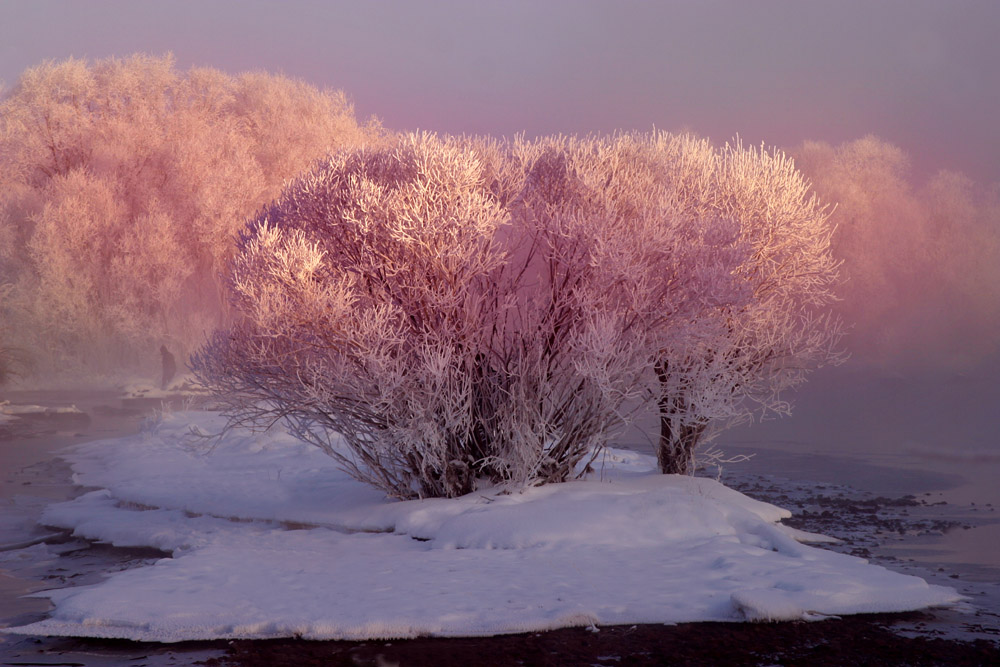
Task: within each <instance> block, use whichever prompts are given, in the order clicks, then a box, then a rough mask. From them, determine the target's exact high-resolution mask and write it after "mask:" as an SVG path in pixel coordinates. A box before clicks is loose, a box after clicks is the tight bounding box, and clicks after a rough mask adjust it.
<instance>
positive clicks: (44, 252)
mask: <svg viewBox="0 0 1000 667" xmlns="http://www.w3.org/2000/svg"><path fill="white" fill-rule="evenodd" d="M379 136H380V131H379V129H378V128H377V127H375V126H368V127H363V126H360V125H359V124H358V123H357V121H356V120H355V118H354V114H353V111H352V109H351V107H350V105H349V104H348V102H347V100H346V99H345V97H344V95H343V94H341V93H339V92H328V91H320V90H318V89H316V88H314V87H312V86H309V85H307V84H305V83H302V82H299V81H294V80H292V79H288V78H285V77H280V76H274V75H270V74H265V73H248V74H242V75H240V76H229V75H227V74H224V73H222V72H220V71H218V70H214V69H207V68H193V69H191V70H189V71H187V72H180V71H178V70H177V69H176V67H175V65H174V60H173V58H172V57H170V56H167V57H162V58H154V57H148V56H132V57H130V58H126V59H124V60H119V59H108V60H100V61H97V62H94V63H92V64H88V63H87V62H85V61H82V60H76V59H70V60H67V61H64V62H59V63H53V62H48V63H45V64H42V65H40V66H38V67H34V68H32V69H29V70H28V71H26V72H25V73H24V74H23V75H22V77H21V79H20V81H19V82H18V83H17V85H16V86H15V87H14V88H13V89H12V90H11V91H9V92H8V93H7V94H6V95H5V96H4V98H3V100H2V101H0V285H5V288H4V289H5V292H4V297H3V300H2V301H0V308H2V315H3V323H4V327H3V328H4V329H5V333H6V336H7V337H8V339H10V341H11V344H12V345H14V344H16V345H17V346H18V347H19V348H21V349H23V350H26V351H32V352H33V353H34V355H33V356H35V357H36V359H37V361H39V370H40V371H50V370H52V369H53V368H56V369H59V368H67V367H68V368H70V369H73V370H77V371H89V372H91V373H93V372H106V371H109V370H111V369H113V368H116V367H121V366H126V367H128V366H131V367H138V368H142V367H143V364H146V363H154V362H155V361H156V360H157V359H158V357H159V355H158V353H157V349H158V348H159V347H160V345H161V344H163V343H167V344H168V345H169V346H170V347H171V348H173V349H175V350H176V351H178V352H179V353H180V354H181V355H182V356H183V357H186V356H187V354H188V353H189V352H191V351H192V350H193V349H195V348H196V347H197V346H198V345H199V344H200V343H202V342H203V341H204V340H205V337H206V335H207V334H208V332H210V331H212V330H213V329H214V328H216V327H218V326H222V325H224V324H226V323H227V322H228V312H227V309H226V306H225V303H226V299H225V296H224V294H223V288H222V283H221V281H220V278H219V276H220V275H221V274H222V273H224V272H225V267H226V264H227V262H228V261H229V258H230V257H231V256H232V252H233V248H234V244H233V237H234V235H235V234H236V232H237V230H238V229H239V228H240V227H241V226H242V224H243V222H244V220H245V219H246V218H247V216H249V215H251V214H252V213H253V212H254V211H256V210H257V209H259V208H260V207H261V206H263V205H264V204H266V203H267V202H269V201H270V200H271V199H273V198H274V197H275V196H277V195H278V194H279V193H280V191H281V187H282V184H283V183H284V182H285V181H286V180H287V179H290V178H292V177H294V176H296V175H297V174H298V173H300V172H301V171H303V170H304V169H306V168H307V167H308V166H309V165H310V164H312V163H313V162H315V160H317V159H318V158H320V157H322V156H323V155H325V154H326V153H327V152H328V151H331V150H338V149H340V148H345V147H349V146H356V145H359V144H361V143H364V142H366V141H376V140H378V137H379Z"/></svg>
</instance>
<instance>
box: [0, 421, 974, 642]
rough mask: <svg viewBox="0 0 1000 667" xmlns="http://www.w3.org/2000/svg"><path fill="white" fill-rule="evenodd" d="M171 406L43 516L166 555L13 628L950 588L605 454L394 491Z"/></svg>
mask: <svg viewBox="0 0 1000 667" xmlns="http://www.w3.org/2000/svg"><path fill="white" fill-rule="evenodd" d="M222 423H223V422H222V420H221V418H220V417H218V416H217V415H206V414H197V413H183V414H174V415H168V416H167V417H165V418H164V420H163V421H162V422H161V423H160V424H159V425H158V426H157V427H156V429H155V430H153V431H151V432H147V433H145V434H144V435H142V436H140V437H133V438H125V439H119V440H110V441H103V442H97V443H88V444H86V445H83V446H79V447H77V448H75V449H74V450H72V451H71V453H69V454H67V456H66V458H68V459H69V460H70V461H71V463H72V464H73V468H74V471H75V476H76V481H77V482H78V483H80V484H83V485H87V486H94V487H101V488H102V489H103V490H100V491H94V492H92V493H88V494H85V495H83V496H81V497H80V498H78V499H76V500H73V501H70V502H67V503H60V504H58V505H53V506H51V507H49V508H48V510H47V511H46V513H45V515H44V517H43V520H44V521H45V523H47V524H50V525H54V526H60V527H65V528H69V529H72V530H74V531H75V533H76V534H77V535H80V536H82V537H86V538H88V539H93V540H101V541H106V542H111V543H113V544H117V545H121V546H153V547H156V548H159V549H162V550H164V551H168V552H171V553H172V555H173V557H172V558H164V559H162V560H160V561H158V562H157V563H156V564H155V565H153V566H149V567H142V568H138V569H134V570H129V571H126V572H120V573H116V574H114V575H112V576H111V577H109V578H108V579H107V580H106V581H103V582H101V583H100V584H97V585H93V586H87V587H78V588H69V589H63V590H56V591H48V592H45V593H41V594H36V595H43V596H45V597H49V598H50V599H51V600H52V601H53V603H54V604H55V605H56V608H55V610H54V611H53V612H52V615H51V617H50V618H49V619H46V620H43V621H41V622H38V623H34V624H31V625H27V626H23V627H19V628H10V629H7V630H6V631H7V632H16V633H22V634H40V635H73V636H90V637H115V638H127V639H134V640H141V641H160V642H174V641H183V640H196V639H213V638H235V637H242V638H268V637H287V636H301V637H304V638H309V639H367V638H396V637H413V636H419V635H440V636H472V635H492V634H502V633H512V632H526V631H538V630H547V629H552V628H557V627H565V626H571V625H590V624H597V625H602V624H622V623H676V622H683V621H734V620H785V619H803V618H806V619H808V618H821V617H824V616H829V615H841V614H850V613H861V612H886V611H904V610H911V609H918V608H922V607H927V606H933V605H945V604H950V603H954V602H956V601H958V600H959V599H960V596H959V595H958V594H957V593H956V592H955V591H954V590H952V589H950V588H944V587H940V586H931V585H928V584H927V583H926V582H924V581H923V580H922V579H919V578H916V577H912V576H906V575H902V574H897V573H894V572H890V571H888V570H886V569H884V568H881V567H878V566H874V565H871V564H868V563H867V562H866V561H864V560H862V559H859V558H854V557H851V556H846V555H842V554H837V553H833V552H829V551H824V550H821V549H817V548H814V547H809V546H805V545H804V544H802V543H801V542H802V541H822V540H823V539H824V538H823V537H822V536H815V535H808V534H805V533H801V532H800V531H795V530H793V529H791V528H787V527H785V526H782V525H781V524H780V523H778V521H779V520H780V519H781V518H783V517H786V516H788V513H787V512H786V511H785V510H782V509H779V508H777V507H774V506H773V505H769V504H767V503H762V502H758V501H755V500H753V499H751V498H748V497H746V496H744V495H742V494H740V493H738V492H736V491H733V490H731V489H728V488H726V487H725V486H723V485H721V484H718V483H717V482H714V481H712V480H707V479H695V478H689V477H678V476H664V475H659V474H656V473H655V472H654V467H655V460H653V459H652V458H651V457H646V456H643V455H640V454H636V453H633V452H625V451H616V450H612V451H610V452H609V453H608V454H607V455H606V456H604V457H603V458H602V459H601V460H599V461H598V463H597V466H596V467H597V471H596V472H595V473H594V474H593V475H592V476H591V478H590V479H587V480H583V481H577V482H571V483H567V484H559V485H549V486H545V487H540V488H535V489H527V490H524V491H521V492H513V493H511V492H508V491H506V490H504V489H499V488H493V489H486V490H483V491H480V492H477V493H474V494H470V495H468V496H465V497H463V498H458V499H454V500H440V499H437V500H424V501H407V502H395V501H389V500H386V499H385V498H383V497H381V495H380V494H379V493H378V492H377V491H374V490H372V489H370V488H368V487H365V486H363V485H360V484H358V483H357V482H355V481H353V480H351V479H350V478H349V477H347V476H346V475H345V474H344V473H342V472H340V471H339V470H337V469H336V468H335V467H334V465H333V462H332V460H331V459H329V458H328V457H326V456H325V455H323V454H322V453H321V452H319V451H318V450H316V449H314V448H312V447H308V446H306V445H302V444H301V443H298V442H296V441H295V440H293V439H291V438H290V437H289V436H287V435H283V434H263V435H260V434H258V435H254V434H249V433H238V432H232V433H230V434H228V435H226V436H225V437H223V438H221V439H213V438H207V437H204V436H205V434H206V433H211V432H217V431H218V430H219V429H221V426H222Z"/></svg>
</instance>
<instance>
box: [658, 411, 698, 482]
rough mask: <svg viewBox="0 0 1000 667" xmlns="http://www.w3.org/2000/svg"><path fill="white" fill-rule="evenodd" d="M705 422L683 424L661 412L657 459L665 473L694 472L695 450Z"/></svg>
mask: <svg viewBox="0 0 1000 667" xmlns="http://www.w3.org/2000/svg"><path fill="white" fill-rule="evenodd" d="M705 427H706V425H705V424H694V425H689V424H681V423H679V422H678V420H677V419H676V418H675V417H672V416H671V415H670V414H666V413H664V412H662V408H661V412H660V441H659V443H657V447H656V460H657V461H658V462H659V464H660V472H662V473H663V474H665V475H690V474H691V473H693V472H694V452H695V449H696V448H697V447H698V442H699V441H700V440H701V436H702V435H704V433H705Z"/></svg>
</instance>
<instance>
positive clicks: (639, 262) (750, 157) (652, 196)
mask: <svg viewBox="0 0 1000 667" xmlns="http://www.w3.org/2000/svg"><path fill="white" fill-rule="evenodd" d="M522 152H523V153H525V154H529V155H533V157H532V158H531V159H530V160H528V165H527V166H526V167H525V169H526V170H527V171H528V173H529V178H528V187H527V188H526V190H525V194H524V195H523V196H522V198H521V200H520V206H521V207H523V208H524V209H526V210H527V211H528V214H527V215H524V216H522V217H523V223H522V224H524V225H525V226H527V227H529V228H530V227H532V226H533V225H534V226H535V227H536V228H537V230H536V232H535V234H536V235H537V236H538V238H540V239H542V240H543V243H541V244H540V248H541V249H546V248H552V249H553V250H552V251H550V252H551V254H552V255H553V256H554V257H558V258H559V263H558V266H559V267H564V268H563V269H562V272H560V271H559V270H550V271H549V274H550V275H552V276H555V277H556V280H555V281H554V284H556V285H559V286H560V287H562V286H564V285H565V286H566V287H565V289H568V290H571V291H573V292H574V293H575V294H576V298H578V299H579V301H580V303H581V304H585V305H584V306H583V307H581V309H580V313H582V314H587V313H599V314H600V316H601V317H602V318H604V321H605V322H606V323H608V322H610V323H611V324H610V325H609V326H608V327H607V330H608V331H610V332H614V336H618V337H619V338H621V337H624V338H623V339H622V340H618V341H617V342H616V343H615V344H616V345H617V346H618V347H619V349H629V350H631V351H632V356H631V357H625V356H622V355H620V354H619V356H618V357H617V359H618V360H619V362H624V361H625V360H626V358H627V359H628V362H629V363H631V364H634V363H641V364H643V367H644V369H645V371H646V374H645V378H644V384H645V386H646V387H647V388H648V392H649V395H650V396H652V400H653V401H654V402H655V404H656V410H657V412H658V414H659V421H660V437H659V441H658V446H657V454H658V458H659V461H660V467H661V469H662V470H663V471H664V472H673V473H685V472H689V471H690V470H691V469H692V466H693V460H694V452H695V449H696V448H697V446H698V445H699V444H700V443H701V442H704V441H705V440H707V439H709V438H710V437H712V436H713V435H714V434H716V433H718V432H719V431H720V430H721V429H723V428H725V427H726V426H730V425H732V424H734V423H738V422H740V421H742V420H745V419H748V418H750V417H751V416H753V415H754V414H762V413H764V412H767V411H778V412H780V411H784V410H786V409H787V404H786V403H784V402H783V401H782V400H781V392H782V391H783V390H785V389H788V388H791V387H794V386H795V385H797V384H799V383H801V382H802V381H803V380H804V377H805V373H806V372H807V371H808V370H809V369H811V368H815V367H816V366H819V365H822V364H824V363H828V362H832V361H836V359H837V355H836V353H835V351H834V347H835V344H836V341H837V340H838V338H839V335H840V327H839V325H838V324H837V322H836V321H834V320H832V319H831V318H830V317H828V316H826V315H824V314H823V313H824V311H825V309H826V306H828V304H829V303H830V301H831V300H832V294H831V287H832V285H833V283H834V281H835V279H836V275H837V273H836V262H835V261H834V260H833V259H832V257H831V256H830V252H829V240H830V234H831V232H832V227H831V226H830V224H829V222H828V216H827V214H826V212H825V210H824V209H823V208H822V207H821V206H820V205H819V203H818V202H817V200H816V199H815V197H813V196H811V195H810V194H809V192H808V183H807V182H806V181H805V180H804V179H803V178H802V177H801V176H800V175H799V174H798V172H797V171H796V170H795V168H794V166H793V165H792V163H791V161H790V160H788V159H787V158H786V157H784V156H783V155H781V154H780V153H767V152H765V151H758V150H753V149H746V148H744V147H742V146H741V145H735V146H727V147H726V148H724V149H722V150H717V149H715V148H713V147H712V146H711V144H709V143H708V142H707V141H705V140H701V139H697V138H694V137H690V136H675V135H671V134H667V133H653V134H625V135H619V136H615V137H603V138H589V139H571V138H559V139H550V140H543V141H542V142H538V143H535V144H533V145H530V146H527V147H526V148H522ZM518 212H519V209H518V208H516V207H515V208H514V214H515V216H518V215H519V213H518ZM585 276H587V278H584V277H585ZM573 280H575V281H576V282H573ZM588 290H590V293H588ZM580 317H583V318H586V315H580ZM624 341H628V344H627V345H625V342H624ZM605 377H607V378H614V381H615V382H617V383H618V384H619V385H621V384H622V383H625V384H626V385H627V384H628V380H627V378H633V379H634V378H636V377H638V374H637V372H636V370H635V367H634V366H633V367H632V368H631V369H628V370H626V369H625V367H624V366H623V365H620V366H619V367H618V368H617V372H616V373H608V374H605Z"/></svg>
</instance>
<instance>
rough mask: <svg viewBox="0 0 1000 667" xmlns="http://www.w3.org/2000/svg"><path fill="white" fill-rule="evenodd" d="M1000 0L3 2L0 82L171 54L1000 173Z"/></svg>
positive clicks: (491, 124)
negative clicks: (51, 67) (61, 62)
mask: <svg viewBox="0 0 1000 667" xmlns="http://www.w3.org/2000/svg"><path fill="white" fill-rule="evenodd" d="M998 33H1000V3H998V2H995V1H994V0H979V1H971V0H970V1H963V0H949V1H940V2H937V1H934V2H929V1H925V0H870V1H869V0H864V1H855V0H836V1H833V0H831V1H829V2H818V1H817V2H810V1H805V2H803V1H798V0H787V1H777V0H765V1H758V2H744V1H742V0H717V1H713V0H704V1H695V0H690V1H688V2H677V1H664V2H631V1H618V2H593V1H588V0H544V1H541V0H535V1H523V0H507V1H505V2H499V1H498V2H472V1H468V0H466V1H461V0H453V1H444V0H441V1H436V2H418V1H416V0H411V1H395V2H314V1H302V0H299V1H286V2H280V3H279V2H260V1H247V0H241V1H233V0H213V1H211V2H204V1H200V0H199V1H195V2H191V1H188V0H181V1H177V0H173V1H171V2H157V3H152V2H123V1H115V0H89V1H87V2H57V1H52V0H35V1H33V2H21V1H18V0H0V81H3V82H4V83H5V84H6V85H7V86H11V85H13V84H14V83H15V82H16V80H17V77H18V75H19V74H20V72H21V71H23V70H24V69H25V68H26V67H29V66H31V65H34V64H37V63H39V62H41V61H43V60H46V59H63V58H66V57H68V56H70V55H74V56H78V57H89V58H100V57H106V56H111V55H127V54H129V53H132V52H135V51H144V52H148V53H153V54H161V53H164V52H166V51H172V52H173V53H174V54H175V55H176V57H177V60H178V64H179V65H180V66H181V67H187V66H189V65H193V64H198V65H210V66H214V67H218V68H220V69H224V70H226V71H229V72H238V71H243V70H247V69H264V70H268V71H272V72H284V73H285V74H288V75H292V76H296V77H300V78H303V79H305V80H307V81H309V82H311V83H314V84H318V85H322V86H330V87H334V88H341V89H343V90H344V91H346V92H347V93H348V94H349V95H350V97H351V98H352V99H353V100H354V103H355V107H356V109H357V111H358V114H359V115H360V116H368V115H371V114H375V115H377V116H379V117H380V118H381V119H382V120H383V122H384V123H385V124H386V125H387V126H388V127H390V128H393V129H417V128H419V129H427V130H435V131H441V132H449V133H462V132H472V133H483V134H508V135H509V134H513V133H516V132H522V131H523V132H526V133H527V134H528V135H529V136H531V135H538V134H549V133H557V132H564V133H588V132H609V131H613V130H616V129H639V130H648V129H651V128H652V127H653V126H655V127H657V128H662V129H666V130H679V129H688V130H693V131H695V132H697V133H699V134H703V135H708V136H710V137H711V138H713V139H715V140H717V141H724V140H726V139H728V138H730V137H732V136H733V135H734V134H736V133H739V134H740V135H741V136H743V137H744V139H745V140H746V141H748V142H751V143H757V142H761V141H764V142H766V143H768V144H776V145H779V146H792V145H794V144H797V143H798V142H800V141H802V140H803V139H822V140H826V141H831V142H840V141H844V140H848V139H853V138H857V137H859V136H862V135H864V134H867V133H875V134H877V135H879V136H880V137H882V138H884V139H886V140H888V141H890V142H892V143H894V144H897V145H899V146H900V147H902V148H904V149H905V150H906V151H908V152H909V153H910V154H911V155H912V156H913V157H914V160H915V163H916V165H917V166H918V168H919V170H920V171H921V172H923V173H926V172H928V171H932V170H936V169H937V168H939V167H948V168H952V169H960V170H963V171H966V172H967V173H969V174H970V175H973V176H974V177H976V178H977V179H979V180H983V181H1000V157H998V156H1000V124H998V123H997V122H996V114H997V109H1000V84H998V83H997V81H1000V74H998V73H997V71H996V70H997V67H998V63H1000V40H997V39H996V35H997V34H998Z"/></svg>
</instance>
